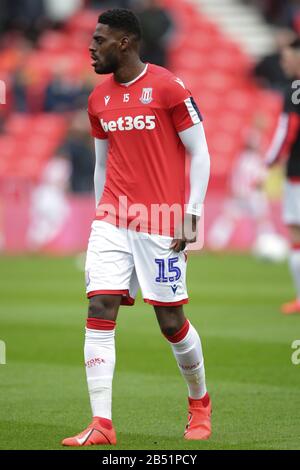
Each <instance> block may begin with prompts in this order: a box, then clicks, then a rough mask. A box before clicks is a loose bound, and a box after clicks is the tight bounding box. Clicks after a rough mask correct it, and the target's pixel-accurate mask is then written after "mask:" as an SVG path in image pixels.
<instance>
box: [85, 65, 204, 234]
mask: <svg viewBox="0 0 300 470" xmlns="http://www.w3.org/2000/svg"><path fill="white" fill-rule="evenodd" d="M88 113H89V118H90V122H91V126H92V136H94V137H96V138H98V139H108V159H107V168H106V182H105V186H104V191H103V195H102V197H101V200H100V202H99V205H98V209H97V214H96V218H97V219H103V218H105V220H107V221H108V222H111V223H116V224H117V225H122V226H124V225H125V226H127V227H128V226H129V225H130V227H129V228H132V224H131V222H133V221H134V219H136V218H137V217H138V220H139V221H140V220H142V224H137V226H136V227H135V226H134V229H136V230H141V231H146V232H153V233H165V232H166V231H165V230H164V229H163V228H162V227H161V225H160V226H159V227H158V226H157V223H156V222H153V221H151V217H152V219H154V218H155V217H154V216H153V214H157V212H156V210H157V207H158V206H160V205H161V204H163V205H167V206H165V207H171V206H173V205H174V204H175V205H176V206H178V205H179V206H180V207H181V209H182V211H183V209H184V204H185V154H186V152H185V148H184V146H183V144H182V142H181V140H180V138H179V136H178V132H180V131H183V130H185V129H188V128H189V127H191V126H193V125H195V124H198V123H200V121H201V120H202V118H201V115H200V112H199V110H198V108H197V106H196V104H195V102H194V100H193V98H192V96H191V93H190V92H189V91H188V90H187V89H186V88H185V86H184V84H183V83H182V81H181V80H180V79H178V78H177V77H176V76H174V75H173V74H172V73H171V72H169V71H168V70H166V69H164V68H163V67H159V66H156V65H153V64H147V66H146V68H145V70H144V72H143V73H142V74H141V75H140V76H139V77H138V78H137V79H136V80H134V81H133V82H130V84H120V83H118V82H116V81H115V79H114V77H113V76H110V77H109V78H107V79H106V80H105V81H104V82H103V83H101V84H100V85H98V86H97V87H96V88H95V90H94V91H93V92H92V94H91V95H90V98H89V104H88ZM153 207H155V209H154V212H152V211H153ZM100 209H101V210H100ZM115 216H116V217H115ZM162 218H164V216H162ZM144 222H145V223H144ZM161 222H162V221H160V224H161ZM170 224H171V226H170V235H171V236H172V235H173V233H174V220H173V219H172V220H171V222H170ZM133 225H134V224H133ZM167 226H168V224H167ZM167 231H168V230H167ZM166 234H167V233H166Z"/></svg>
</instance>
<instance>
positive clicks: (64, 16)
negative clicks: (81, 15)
mask: <svg viewBox="0 0 300 470" xmlns="http://www.w3.org/2000/svg"><path fill="white" fill-rule="evenodd" d="M41 3H44V8H45V14H46V16H47V19H48V20H50V22H51V24H52V26H54V27H60V26H61V25H63V24H64V23H65V22H66V21H67V20H68V19H69V18H70V17H71V16H72V15H73V14H74V13H76V11H78V10H80V9H81V8H82V7H83V5H84V0H41Z"/></svg>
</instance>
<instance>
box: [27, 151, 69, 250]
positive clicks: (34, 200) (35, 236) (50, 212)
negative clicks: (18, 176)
mask: <svg viewBox="0 0 300 470" xmlns="http://www.w3.org/2000/svg"><path fill="white" fill-rule="evenodd" d="M69 177H70V164H69V162H68V160H67V159H66V158H64V157H63V156H62V155H60V156H57V157H54V158H52V159H51V160H50V161H49V162H48V163H47V165H46V167H45V169H44V171H43V174H42V176H41V181H40V183H39V184H38V185H37V186H36V187H35V188H34V190H33V191H32V194H31V203H30V216H29V219H30V220H29V226H28V232H27V246H28V248H29V249H30V250H31V251H39V250H41V249H43V248H45V247H47V245H48V244H49V243H51V242H52V241H53V240H54V239H55V238H56V237H57V236H58V235H59V233H60V231H61V230H62V228H63V226H64V224H65V221H66V219H67V217H68V215H69V211H70V208H69V202H68V199H67V189H68V183H69Z"/></svg>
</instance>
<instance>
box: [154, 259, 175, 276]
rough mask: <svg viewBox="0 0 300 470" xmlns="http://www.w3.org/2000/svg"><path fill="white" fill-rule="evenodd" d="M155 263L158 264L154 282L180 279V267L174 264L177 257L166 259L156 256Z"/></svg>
mask: <svg viewBox="0 0 300 470" xmlns="http://www.w3.org/2000/svg"><path fill="white" fill-rule="evenodd" d="M155 263H156V264H157V266H158V276H157V277H156V278H155V281H156V282H176V281H178V280H179V279H180V277H181V269H180V268H179V267H178V266H176V264H178V257H176V258H168V259H161V258H156V259H155Z"/></svg>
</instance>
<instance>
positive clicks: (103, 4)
mask: <svg viewBox="0 0 300 470" xmlns="http://www.w3.org/2000/svg"><path fill="white" fill-rule="evenodd" d="M88 5H89V6H90V7H91V8H97V9H101V10H106V9H109V8H130V7H131V5H132V0H89V2H88Z"/></svg>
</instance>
